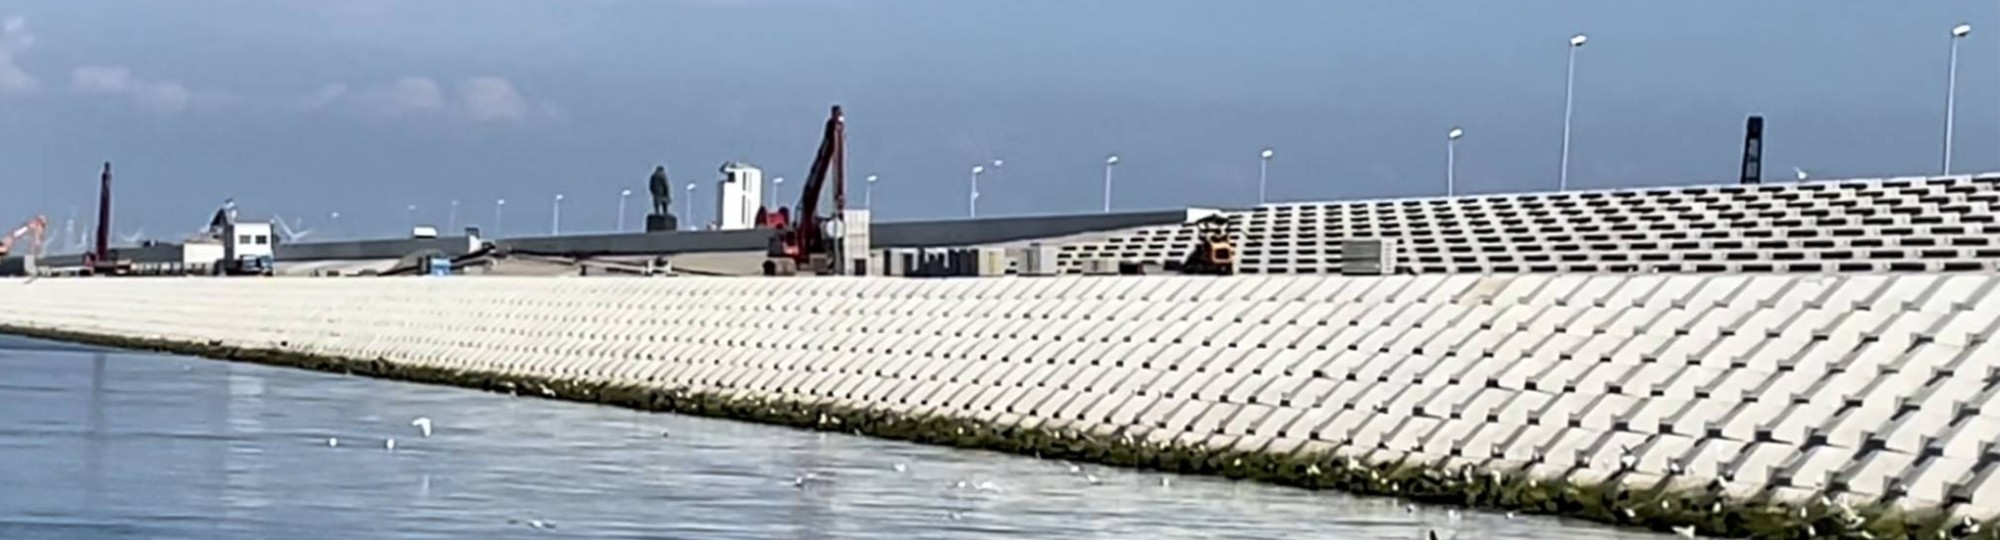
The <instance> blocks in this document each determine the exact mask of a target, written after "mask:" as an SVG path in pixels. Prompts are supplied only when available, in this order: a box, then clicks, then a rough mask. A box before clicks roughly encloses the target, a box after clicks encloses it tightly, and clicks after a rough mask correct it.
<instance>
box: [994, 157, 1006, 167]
mask: <svg viewBox="0 0 2000 540" xmlns="http://www.w3.org/2000/svg"><path fill="white" fill-rule="evenodd" d="M1006 164H1007V161H1006V160H1001V159H996V160H993V168H995V169H998V168H1000V166H1001V165H1006Z"/></svg>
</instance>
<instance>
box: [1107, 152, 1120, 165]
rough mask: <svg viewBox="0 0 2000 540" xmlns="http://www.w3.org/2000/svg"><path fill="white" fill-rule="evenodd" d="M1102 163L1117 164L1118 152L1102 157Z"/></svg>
mask: <svg viewBox="0 0 2000 540" xmlns="http://www.w3.org/2000/svg"><path fill="white" fill-rule="evenodd" d="M1104 164H1105V165H1117V164H1118V154H1111V155H1109V156H1105V157H1104Z"/></svg>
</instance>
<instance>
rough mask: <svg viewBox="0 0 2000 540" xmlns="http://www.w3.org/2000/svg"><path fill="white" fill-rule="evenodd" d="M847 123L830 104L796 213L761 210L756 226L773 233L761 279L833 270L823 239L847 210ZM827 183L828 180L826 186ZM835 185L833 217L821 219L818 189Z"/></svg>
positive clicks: (829, 246)
mask: <svg viewBox="0 0 2000 540" xmlns="http://www.w3.org/2000/svg"><path fill="white" fill-rule="evenodd" d="M846 125H847V119H846V117H845V116H843V115H842V114H841V112H840V106H839V105H834V106H833V113H832V115H831V116H830V117H829V118H827V119H826V130H825V132H824V133H823V134H821V136H820V141H819V153H818V154H816V155H814V156H813V164H812V171H811V172H810V173H809V174H808V175H807V176H806V182H805V186H804V193H801V194H799V204H798V208H797V211H796V212H793V211H790V210H787V209H785V208H777V209H773V210H769V211H766V210H759V211H758V214H759V216H758V219H757V221H758V224H759V225H761V226H763V227H767V228H771V229H776V232H775V234H773V235H772V236H771V243H770V252H769V254H768V255H769V258H767V259H765V261H764V274H765V275H791V274H794V273H797V272H798V271H799V269H802V268H803V269H807V270H808V271H810V272H812V273H815V274H818V273H825V272H827V271H829V270H832V266H831V265H832V264H833V261H832V253H833V249H832V247H833V246H832V242H831V241H829V240H828V239H827V238H826V229H825V225H826V223H827V221H828V220H832V219H838V217H839V216H840V215H841V212H842V211H843V210H846V209H847V128H846ZM829 181H830V182H829ZM828 183H832V184H833V190H832V191H833V216H831V217H822V216H820V215H819V203H820V200H819V198H820V191H821V190H822V189H824V188H825V187H826V185H827V184H828Z"/></svg>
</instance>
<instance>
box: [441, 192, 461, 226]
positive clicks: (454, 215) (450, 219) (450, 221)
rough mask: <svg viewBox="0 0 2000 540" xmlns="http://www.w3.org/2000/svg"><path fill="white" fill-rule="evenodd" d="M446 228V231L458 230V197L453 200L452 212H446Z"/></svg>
mask: <svg viewBox="0 0 2000 540" xmlns="http://www.w3.org/2000/svg"><path fill="white" fill-rule="evenodd" d="M444 229H445V230H446V231H456V230H458V199H452V200H451V212H450V213H448V214H445V221H444Z"/></svg>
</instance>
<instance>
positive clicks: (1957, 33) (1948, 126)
mask: <svg viewBox="0 0 2000 540" xmlns="http://www.w3.org/2000/svg"><path fill="white" fill-rule="evenodd" d="M1971 34H1972V25H1970V24H1965V23H1959V25H1958V26H1954V27H1951V67H1950V69H1949V70H1948V71H1947V72H1946V74H1945V85H1944V174H1951V138H1952V127H1953V126H1952V121H1953V119H1954V117H1955V116H1957V112H1958V42H1959V40H1961V39H1964V38H1965V36H1968V35H1971Z"/></svg>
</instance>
